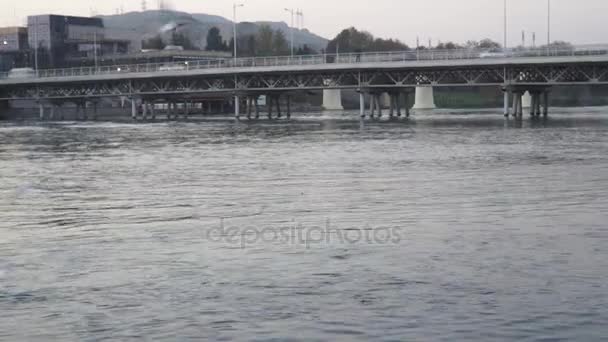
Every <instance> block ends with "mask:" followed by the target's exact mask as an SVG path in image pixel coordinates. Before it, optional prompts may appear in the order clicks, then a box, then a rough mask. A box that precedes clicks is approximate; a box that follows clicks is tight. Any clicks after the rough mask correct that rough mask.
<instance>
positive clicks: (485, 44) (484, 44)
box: [479, 38, 502, 49]
mask: <svg viewBox="0 0 608 342" xmlns="http://www.w3.org/2000/svg"><path fill="white" fill-rule="evenodd" d="M501 47H502V45H500V43H497V42H495V41H493V40H492V39H489V38H486V39H482V40H481V41H479V48H480V49H500V48H501Z"/></svg>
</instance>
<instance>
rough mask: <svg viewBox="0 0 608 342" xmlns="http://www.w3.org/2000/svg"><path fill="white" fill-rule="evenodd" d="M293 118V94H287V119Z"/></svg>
mask: <svg viewBox="0 0 608 342" xmlns="http://www.w3.org/2000/svg"><path fill="white" fill-rule="evenodd" d="M290 119H291V95H289V94H288V95H287V120H290Z"/></svg>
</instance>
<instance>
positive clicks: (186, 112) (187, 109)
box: [184, 101, 190, 120]
mask: <svg viewBox="0 0 608 342" xmlns="http://www.w3.org/2000/svg"><path fill="white" fill-rule="evenodd" d="M188 116H190V102H189V101H184V120H188Z"/></svg>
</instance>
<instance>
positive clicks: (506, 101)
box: [503, 89, 511, 118]
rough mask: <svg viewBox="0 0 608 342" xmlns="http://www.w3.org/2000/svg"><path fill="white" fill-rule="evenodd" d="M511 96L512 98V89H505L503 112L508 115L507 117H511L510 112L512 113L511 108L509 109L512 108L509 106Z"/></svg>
mask: <svg viewBox="0 0 608 342" xmlns="http://www.w3.org/2000/svg"><path fill="white" fill-rule="evenodd" d="M510 98H511V91H510V90H508V89H505V91H504V99H503V104H504V109H503V114H504V115H505V117H507V118H508V117H509V114H511V113H510V110H509V109H510V108H509V105H510V103H509V101H510Z"/></svg>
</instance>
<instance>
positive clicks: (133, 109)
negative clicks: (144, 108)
mask: <svg viewBox="0 0 608 342" xmlns="http://www.w3.org/2000/svg"><path fill="white" fill-rule="evenodd" d="M131 120H133V121H135V120H137V100H135V99H134V98H131Z"/></svg>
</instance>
